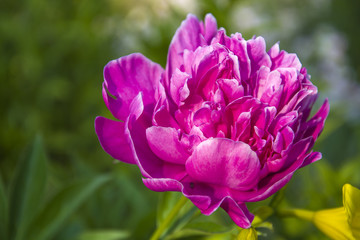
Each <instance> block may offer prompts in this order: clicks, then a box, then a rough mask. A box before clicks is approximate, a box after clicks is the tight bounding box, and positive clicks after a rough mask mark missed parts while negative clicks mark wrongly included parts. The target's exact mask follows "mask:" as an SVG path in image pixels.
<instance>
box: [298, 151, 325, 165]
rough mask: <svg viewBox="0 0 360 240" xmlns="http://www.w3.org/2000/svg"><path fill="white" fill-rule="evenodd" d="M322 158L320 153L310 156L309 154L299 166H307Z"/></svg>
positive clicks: (313, 153)
mask: <svg viewBox="0 0 360 240" xmlns="http://www.w3.org/2000/svg"><path fill="white" fill-rule="evenodd" d="M321 158H322V155H321V153H319V152H312V153H311V154H309V156H307V157H306V158H305V160H304V162H303V164H302V165H301V167H305V166H307V165H309V164H310V163H313V162H316V161H318V160H320V159H321Z"/></svg>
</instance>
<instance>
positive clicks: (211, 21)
mask: <svg viewBox="0 0 360 240" xmlns="http://www.w3.org/2000/svg"><path fill="white" fill-rule="evenodd" d="M202 32H203V34H204V37H205V41H206V43H207V44H210V43H211V40H212V39H213V38H214V37H215V36H216V34H217V23H216V19H215V18H214V16H213V15H212V14H210V13H208V14H206V16H205V29H203V31H202Z"/></svg>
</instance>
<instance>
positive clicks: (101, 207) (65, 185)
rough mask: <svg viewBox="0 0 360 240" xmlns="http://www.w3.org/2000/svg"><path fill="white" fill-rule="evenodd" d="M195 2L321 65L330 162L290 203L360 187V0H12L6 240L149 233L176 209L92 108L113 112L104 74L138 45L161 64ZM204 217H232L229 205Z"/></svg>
mask: <svg viewBox="0 0 360 240" xmlns="http://www.w3.org/2000/svg"><path fill="white" fill-rule="evenodd" d="M189 12H191V13H194V14H196V15H197V16H198V17H199V19H203V18H204V16H205V14H206V13H212V14H213V15H214V16H215V17H216V19H217V21H218V26H219V27H224V28H225V29H226V30H227V33H228V34H230V33H234V32H241V33H242V34H243V36H244V37H245V38H246V39H248V38H251V37H252V36H253V35H258V36H259V35H261V36H263V37H265V39H266V41H267V48H269V47H271V46H272V45H273V44H274V43H276V42H277V41H280V47H281V49H285V50H286V51H288V52H296V53H297V54H298V56H299V58H300V60H301V62H302V64H303V66H305V67H306V68H307V69H308V72H309V73H310V74H311V75H312V81H313V83H314V84H315V85H317V86H318V87H319V91H320V98H319V100H318V106H319V105H320V103H321V102H322V101H323V99H324V98H325V97H328V98H329V100H330V104H331V113H330V116H329V117H328V120H327V123H326V125H325V130H324V132H323V135H322V136H321V137H320V139H319V141H318V142H317V143H316V146H315V149H316V150H318V151H321V152H322V153H323V160H321V161H319V162H317V163H315V164H313V165H310V166H308V167H306V168H305V169H301V170H300V171H298V172H297V173H296V174H295V175H294V177H293V179H292V180H291V182H290V184H289V185H288V187H287V189H286V192H285V198H284V200H283V202H282V203H281V206H282V207H297V208H306V209H309V210H318V209H322V208H330V207H338V206H341V205H342V198H341V187H342V185H343V184H344V183H347V182H348V183H351V184H352V185H354V186H356V187H358V188H359V187H360V174H359V173H360V151H359V149H360V140H359V139H360V78H359V76H360V58H359V57H358V56H360V44H359V43H360V28H359V24H360V14H359V12H360V1H358V0H347V1H343V0H303V1H291V0H278V1H266V0H255V1H250V0H248V1H245V0H244V1H235V0H208V1H207V0H200V1H192V0H183V1H180V0H179V1H176V0H169V1H166V0H138V1H132V2H131V1H125V0H105V1H101V2H100V1H85V0H63V1H45V0H18V1H13V0H2V3H1V7H0V48H1V51H0V52H1V54H0V79H1V87H0V126H1V131H0V239H11V240H12V239H17V240H21V239H58V240H60V239H74V240H76V239H80V240H82V239H90V240H91V239H104V240H111V239H113V240H115V239H148V238H149V236H150V234H151V233H152V232H153V231H154V229H155V223H156V221H155V219H156V212H157V205H158V202H159V198H160V200H161V201H163V202H164V201H165V202H166V201H167V204H169V206H172V205H171V201H170V202H169V200H166V199H167V198H169V199H174V198H176V197H177V196H178V195H176V194H175V195H176V196H175V197H173V195H171V194H170V195H169V194H168V195H165V194H162V193H161V194H160V193H155V192H151V191H150V190H148V189H147V188H146V187H145V186H143V184H142V181H141V175H140V174H139V171H138V169H137V167H134V166H130V165H126V164H122V163H120V162H117V161H115V160H114V159H112V158H111V157H110V156H109V155H107V154H106V153H105V152H104V151H103V150H102V149H101V147H100V144H99V143H98V140H97V137H96V135H95V132H94V118H95V117H96V116H98V115H102V116H106V117H109V118H112V116H111V115H110V113H109V111H108V110H107V109H106V106H105V104H104V103H103V100H102V95H101V84H102V70H103V67H104V66H105V64H106V63H107V62H108V61H110V60H112V59H115V58H119V57H121V56H124V55H127V54H130V53H132V52H141V53H143V54H144V55H145V56H147V57H148V58H150V59H151V60H153V61H155V62H158V63H160V64H161V65H162V66H163V67H164V66H165V62H166V56H167V49H168V46H169V43H170V41H171V38H172V36H173V34H174V33H175V31H176V29H177V27H178V26H179V25H180V23H181V21H182V20H184V19H185V17H186V15H187V13H189ZM164 199H165V200H164ZM261 204H263V203H257V204H251V205H250V209H253V208H255V207H256V206H258V205H261ZM158 218H159V217H158ZM201 219H202V221H205V222H206V221H209V222H212V223H216V224H218V225H219V226H222V227H224V226H225V227H228V226H230V227H231V224H232V223H231V221H230V220H229V218H228V217H227V216H226V214H223V211H222V210H219V211H217V213H216V214H214V215H213V216H211V217H201ZM158 220H159V219H158ZM270 222H272V224H273V229H274V231H270V230H266V231H265V233H264V234H267V236H262V237H261V239H327V238H326V237H325V236H324V235H323V234H322V233H320V232H319V231H318V230H317V229H315V227H313V226H312V225H311V224H310V223H306V222H302V221H300V220H296V219H279V218H276V217H272V218H270ZM221 231H222V228H221V227H220V229H219V232H221ZM195 232H196V231H195ZM197 233H198V234H205V236H204V237H203V238H206V234H207V232H206V231H203V230H201V231H200V230H199V231H198V232H197ZM174 236H175V235H174ZM179 236H180V235H179ZM214 239H216V238H214Z"/></svg>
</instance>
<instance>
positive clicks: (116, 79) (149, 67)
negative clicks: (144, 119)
mask: <svg viewBox="0 0 360 240" xmlns="http://www.w3.org/2000/svg"><path fill="white" fill-rule="evenodd" d="M163 72H164V70H163V69H162V67H161V66H160V65H158V64H156V63H153V62H152V61H150V60H149V59H147V58H146V57H144V56H143V55H141V54H140V53H134V54H131V55H128V56H125V57H122V58H119V59H117V60H113V61H110V62H109V63H108V64H107V65H106V66H105V68H104V79H105V80H104V86H103V88H104V89H103V97H104V100H105V103H106V105H107V107H108V108H109V110H110V111H111V112H112V114H113V115H114V116H115V117H116V118H118V119H121V120H125V119H126V117H127V116H128V115H129V106H130V103H131V101H132V100H133V99H134V98H135V96H136V95H137V94H138V93H139V92H142V93H143V102H144V105H145V106H147V105H149V104H155V103H156V101H157V99H159V96H160V95H161V94H163V88H162V87H161V84H160V80H161V78H162V75H163ZM106 90H107V91H108V92H109V93H110V94H111V95H112V96H114V97H115V98H116V99H114V98H113V97H112V96H111V95H110V94H109V93H107V91H106Z"/></svg>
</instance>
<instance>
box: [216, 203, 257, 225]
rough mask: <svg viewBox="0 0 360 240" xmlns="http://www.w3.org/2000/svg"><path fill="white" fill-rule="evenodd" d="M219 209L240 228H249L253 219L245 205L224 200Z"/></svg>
mask: <svg viewBox="0 0 360 240" xmlns="http://www.w3.org/2000/svg"><path fill="white" fill-rule="evenodd" d="M221 207H222V208H223V209H224V210H225V211H226V212H227V213H228V214H229V216H230V217H231V219H232V220H233V221H234V222H235V223H236V224H237V225H238V226H239V227H241V228H249V227H251V222H252V221H253V219H254V215H252V214H251V213H250V212H249V210H248V209H247V207H246V205H245V203H241V204H238V203H236V202H235V201H234V200H233V199H232V198H230V197H228V198H225V199H224V201H223V202H222V203H221Z"/></svg>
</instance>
